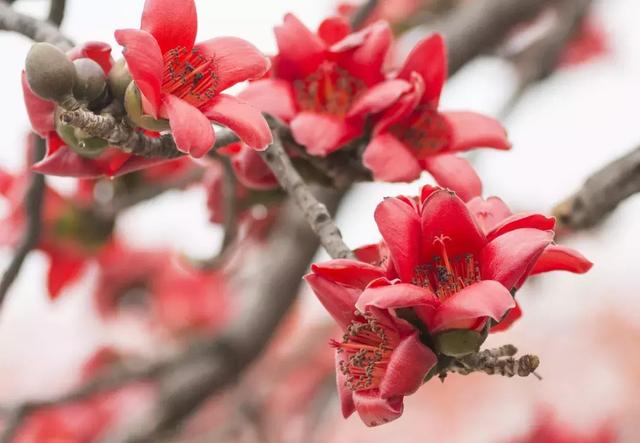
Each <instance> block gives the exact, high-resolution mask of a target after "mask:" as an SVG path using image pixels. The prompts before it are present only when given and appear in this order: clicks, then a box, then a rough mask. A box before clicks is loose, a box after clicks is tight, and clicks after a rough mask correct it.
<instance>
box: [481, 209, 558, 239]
mask: <svg viewBox="0 0 640 443" xmlns="http://www.w3.org/2000/svg"><path fill="white" fill-rule="evenodd" d="M555 227H556V219H555V218H553V217H547V216H546V215H542V214H536V213H535V212H521V213H518V214H513V215H511V216H509V217H507V218H506V219H504V220H502V222H501V223H499V224H498V225H497V226H496V227H494V228H493V230H492V231H491V232H490V233H489V234H488V235H487V238H488V239H489V240H493V239H494V238H496V237H498V236H500V235H502V234H506V233H507V232H509V231H514V230H516V229H521V228H532V229H540V230H542V231H551V230H553V229H554V228H555Z"/></svg>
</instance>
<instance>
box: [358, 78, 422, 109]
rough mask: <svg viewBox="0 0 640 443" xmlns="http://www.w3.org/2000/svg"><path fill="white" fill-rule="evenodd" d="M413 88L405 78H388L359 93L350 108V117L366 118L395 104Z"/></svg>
mask: <svg viewBox="0 0 640 443" xmlns="http://www.w3.org/2000/svg"><path fill="white" fill-rule="evenodd" d="M410 90H411V83H409V82H406V81H404V80H388V81H384V82H382V83H379V84H377V85H375V86H373V87H372V88H369V89H367V90H366V91H365V92H364V93H363V94H361V95H359V96H358V98H357V99H356V101H355V102H354V103H353V105H352V106H351V109H350V110H349V114H348V117H349V118H364V117H366V116H367V115H368V114H377V113H378V112H382V111H384V110H385V109H387V108H388V107H389V106H391V105H393V104H394V103H395V102H397V101H398V99H399V98H400V97H401V96H402V95H403V94H405V93H407V92H409V91H410Z"/></svg>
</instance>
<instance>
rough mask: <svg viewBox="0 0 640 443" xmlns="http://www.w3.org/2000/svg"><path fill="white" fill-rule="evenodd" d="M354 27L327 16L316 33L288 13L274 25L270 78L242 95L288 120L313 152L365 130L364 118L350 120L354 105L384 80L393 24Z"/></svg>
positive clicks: (321, 151)
mask: <svg viewBox="0 0 640 443" xmlns="http://www.w3.org/2000/svg"><path fill="white" fill-rule="evenodd" d="M350 31H351V30H350V26H349V24H348V23H347V22H346V21H345V20H344V19H341V18H338V17H334V18H329V19H326V20H324V21H323V22H322V23H321V24H320V27H319V28H318V31H317V32H315V33H314V32H312V31H310V30H309V29H308V28H307V27H306V26H305V25H304V24H302V23H301V22H300V21H299V20H298V19H297V18H296V17H295V16H293V15H292V14H288V15H286V16H285V18H284V23H283V24H282V25H281V26H278V27H276V29H275V34H276V40H277V43H278V50H279V51H278V54H277V55H276V56H275V57H274V58H273V68H272V72H271V76H270V77H269V78H265V79H262V80H258V81H255V82H252V83H251V84H250V85H249V87H248V88H247V90H245V91H244V92H243V93H242V97H243V98H244V99H245V100H247V101H248V102H249V103H251V104H253V105H255V106H256V107H257V108H259V109H260V110H261V111H263V112H267V113H269V114H271V115H274V116H276V117H278V118H280V119H282V120H284V121H286V122H289V124H290V128H291V132H292V134H293V137H294V139H295V140H296V142H298V143H299V144H301V145H304V146H305V147H306V149H307V151H308V152H309V154H312V155H319V156H325V155H328V154H330V153H332V152H334V151H335V150H337V149H339V148H340V147H342V146H343V145H345V144H346V143H348V142H349V141H351V140H353V139H355V138H356V137H358V136H360V135H362V134H363V132H364V121H363V120H362V119H361V118H359V117H358V116H356V117H355V118H351V117H350V112H351V108H352V106H353V103H354V102H355V101H356V99H357V98H358V97H359V96H360V95H361V94H362V93H363V92H364V91H366V90H367V89H368V88H370V87H372V86H373V85H375V84H377V83H379V82H381V81H382V80H384V78H385V75H384V72H383V63H384V60H385V57H386V55H387V51H388V49H389V46H390V44H391V31H390V30H389V27H388V26H387V25H386V24H384V23H382V22H378V23H375V24H373V25H371V26H369V27H367V28H365V29H363V30H362V31H359V32H356V33H350Z"/></svg>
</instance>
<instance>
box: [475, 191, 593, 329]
mask: <svg viewBox="0 0 640 443" xmlns="http://www.w3.org/2000/svg"><path fill="white" fill-rule="evenodd" d="M467 208H468V209H469V211H470V212H471V214H473V216H474V218H475V220H476V222H477V224H478V226H479V227H480V228H481V229H482V231H483V232H484V233H485V235H486V236H487V238H488V239H494V238H496V237H498V236H500V235H503V234H505V233H507V232H509V231H512V230H514V229H522V228H531V229H538V230H541V231H547V230H554V229H555V225H556V221H555V219H554V218H553V217H547V216H544V215H542V214H536V213H532V212H521V213H517V214H513V213H512V212H511V210H510V209H509V207H508V206H507V205H506V204H505V203H504V202H503V201H502V200H501V199H500V198H499V197H489V198H488V199H486V200H485V199H483V198H481V197H476V198H473V199H472V200H470V201H469V202H467ZM592 266H593V263H591V262H590V261H589V260H588V259H587V258H586V257H584V256H583V255H582V254H580V253H579V252H578V251H576V250H574V249H571V248H568V247H566V246H561V245H557V244H555V243H551V244H549V245H548V246H547V247H546V248H545V249H544V251H543V252H542V254H540V256H539V257H538V259H537V260H536V261H535V263H534V264H533V267H532V268H531V269H530V271H529V272H528V274H527V276H532V275H537V274H541V273H545V272H550V271H568V272H573V273H575V274H584V273H585V272H587V271H589V270H590V269H591V267H592ZM523 283H524V279H522V280H521V281H520V282H518V284H517V285H516V289H517V288H519V287H520V286H522V284H523ZM521 315H522V312H521V310H520V307H519V306H516V307H515V308H514V309H512V310H511V311H510V312H509V314H508V315H507V317H505V318H504V319H503V321H502V322H500V324H498V325H496V326H494V328H493V329H492V331H493V332H495V331H501V330H505V329H507V328H508V327H509V326H511V324H513V322H514V321H515V320H517V319H518V318H519V317H520V316H521Z"/></svg>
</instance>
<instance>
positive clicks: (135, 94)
mask: <svg viewBox="0 0 640 443" xmlns="http://www.w3.org/2000/svg"><path fill="white" fill-rule="evenodd" d="M124 108H125V109H126V110H127V116H128V117H129V119H130V120H131V121H132V122H133V123H134V124H135V125H136V126H139V127H140V128H144V129H148V130H149V131H156V132H160V131H167V130H168V129H169V121H168V120H162V119H160V120H156V119H155V118H153V117H151V116H150V115H146V114H144V111H143V109H142V97H141V96H140V90H139V89H138V87H137V86H136V84H135V83H134V82H131V83H130V84H129V86H128V87H127V90H126V92H125V94H124Z"/></svg>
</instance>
